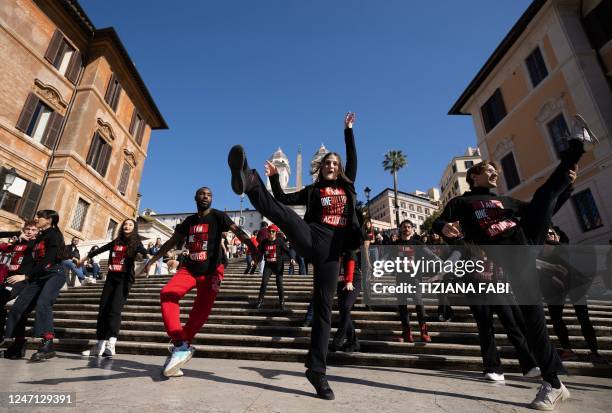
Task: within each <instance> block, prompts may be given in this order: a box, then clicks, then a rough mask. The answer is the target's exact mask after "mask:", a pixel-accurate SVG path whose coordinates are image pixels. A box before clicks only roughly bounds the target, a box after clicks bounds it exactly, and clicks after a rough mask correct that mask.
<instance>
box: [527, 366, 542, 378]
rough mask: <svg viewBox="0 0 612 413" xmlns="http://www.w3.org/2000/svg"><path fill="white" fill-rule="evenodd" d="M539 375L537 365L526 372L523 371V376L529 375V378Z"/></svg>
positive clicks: (540, 373)
mask: <svg viewBox="0 0 612 413" xmlns="http://www.w3.org/2000/svg"><path fill="white" fill-rule="evenodd" d="M541 375H542V372H541V371H540V368H539V367H537V366H536V367H534V368H532V369H531V370H529V371H528V372H527V373H525V377H529V378H533V377H540V376H541Z"/></svg>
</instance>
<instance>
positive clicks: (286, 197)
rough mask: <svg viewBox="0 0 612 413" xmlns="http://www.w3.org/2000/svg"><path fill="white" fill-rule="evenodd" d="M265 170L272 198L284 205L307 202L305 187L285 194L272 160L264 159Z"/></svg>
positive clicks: (304, 203)
mask: <svg viewBox="0 0 612 413" xmlns="http://www.w3.org/2000/svg"><path fill="white" fill-rule="evenodd" d="M265 171H266V176H267V177H269V178H270V185H271V186H272V193H273V194H274V198H276V199H277V200H278V201H279V202H281V203H283V204H285V205H306V204H307V203H308V190H307V189H306V188H304V189H302V190H300V191H298V192H294V193H291V194H286V193H285V191H283V188H282V187H281V184H280V179H279V176H278V169H277V168H276V166H274V164H273V163H272V162H270V161H266V165H265Z"/></svg>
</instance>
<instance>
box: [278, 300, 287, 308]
mask: <svg viewBox="0 0 612 413" xmlns="http://www.w3.org/2000/svg"><path fill="white" fill-rule="evenodd" d="M278 307H279V308H280V310H281V311H285V301H283V300H281V301H279V302H278Z"/></svg>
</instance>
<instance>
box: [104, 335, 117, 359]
mask: <svg viewBox="0 0 612 413" xmlns="http://www.w3.org/2000/svg"><path fill="white" fill-rule="evenodd" d="M115 344H117V337H111V338H109V339H108V342H107V344H106V348H105V349H104V353H102V356H104V357H113V356H114V355H115V354H117V353H115Z"/></svg>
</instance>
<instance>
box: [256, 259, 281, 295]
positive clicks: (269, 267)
mask: <svg viewBox="0 0 612 413" xmlns="http://www.w3.org/2000/svg"><path fill="white" fill-rule="evenodd" d="M272 274H274V275H276V289H277V290H278V299H279V301H281V302H284V301H285V290H284V288H283V264H282V263H281V262H267V261H266V262H265V264H264V270H263V275H262V277H261V286H260V287H259V299H260V300H263V298H264V296H265V295H266V290H267V289H268V282H269V281H270V276H271V275H272Z"/></svg>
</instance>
